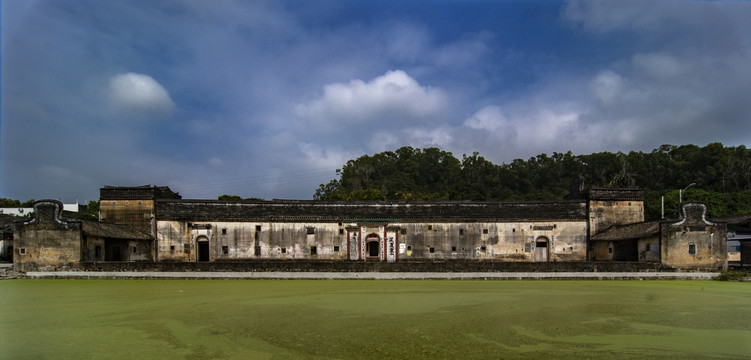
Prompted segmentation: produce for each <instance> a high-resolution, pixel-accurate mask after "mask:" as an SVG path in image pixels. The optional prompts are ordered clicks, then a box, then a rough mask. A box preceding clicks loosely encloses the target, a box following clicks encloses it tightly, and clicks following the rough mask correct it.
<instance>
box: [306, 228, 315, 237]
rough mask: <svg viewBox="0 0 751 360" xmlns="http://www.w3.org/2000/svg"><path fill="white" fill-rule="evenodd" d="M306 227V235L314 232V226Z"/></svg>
mask: <svg viewBox="0 0 751 360" xmlns="http://www.w3.org/2000/svg"><path fill="white" fill-rule="evenodd" d="M306 229H307V232H308V235H313V234H315V233H316V228H314V227H309V228H306Z"/></svg>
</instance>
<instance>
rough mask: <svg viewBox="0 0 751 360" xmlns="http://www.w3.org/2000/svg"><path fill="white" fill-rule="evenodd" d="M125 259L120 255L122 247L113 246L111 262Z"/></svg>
mask: <svg viewBox="0 0 751 360" xmlns="http://www.w3.org/2000/svg"><path fill="white" fill-rule="evenodd" d="M122 259H123V257H122V254H121V253H120V247H119V246H113V247H112V251H111V252H110V261H122Z"/></svg>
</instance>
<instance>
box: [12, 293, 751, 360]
mask: <svg viewBox="0 0 751 360" xmlns="http://www.w3.org/2000/svg"><path fill="white" fill-rule="evenodd" d="M750 285H751V284H748V283H736V282H716V281H696V282H694V281H648V282H647V281H613V282H610V281H607V282H602V281H304V280H300V281H295V280H287V281H279V280H268V281H263V280H259V281H190V280H173V281H172V280H148V281H139V280H101V281H100V280H8V281H2V282H0V351H2V354H1V356H0V358H9V359H38V358H45V359H46V358H76V359H131V358H165V359H167V358H168V359H235V358H236V359H298V358H311V359H313V358H320V359H324V358H341V359H351V358H365V359H367V358H370V359H384V358H400V359H411V358H414V359H420V358H431V359H436V358H446V359H448V358H452V359H453V358H476V359H483V358H485V359H498V358H520V359H521V358H524V359H538V358H539V359H544V358H564V359H565V358H569V359H582V358H584V359H587V358H591V359H595V358H620V359H637V358H639V359H641V358H647V357H652V358H660V359H684V360H685V359H694V358H703V359H704V358H717V359H741V358H748V357H749V354H751V343H749V339H751V327H749V324H751V301H749V299H751V286H750Z"/></svg>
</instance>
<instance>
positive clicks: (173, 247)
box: [97, 245, 175, 257]
mask: <svg viewBox="0 0 751 360" xmlns="http://www.w3.org/2000/svg"><path fill="white" fill-rule="evenodd" d="M169 252H175V245H170V246H169ZM97 257H99V256H97Z"/></svg>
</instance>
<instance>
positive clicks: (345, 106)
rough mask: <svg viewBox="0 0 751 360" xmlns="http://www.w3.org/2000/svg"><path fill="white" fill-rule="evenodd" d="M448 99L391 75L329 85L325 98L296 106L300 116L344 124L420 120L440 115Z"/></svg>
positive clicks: (401, 75)
mask: <svg viewBox="0 0 751 360" xmlns="http://www.w3.org/2000/svg"><path fill="white" fill-rule="evenodd" d="M445 104H446V96H445V94H444V93H443V91H442V90H440V89H435V88H431V87H427V86H421V85H420V84H419V83H418V82H417V81H416V80H415V79H413V78H412V77H410V76H409V75H407V73H405V72H404V71H401V70H395V71H389V72H387V73H386V74H384V75H382V76H379V77H377V78H375V79H373V80H372V81H369V82H365V81H362V80H359V79H356V80H352V81H350V82H349V83H348V84H343V83H337V84H330V85H326V86H325V87H324V90H323V96H322V97H321V98H320V99H318V100H315V101H312V102H310V103H307V104H301V105H298V106H296V108H295V112H296V113H297V115H299V116H302V117H306V118H313V119H328V120H340V121H343V122H368V121H373V120H380V121H388V120H392V121H393V120H400V121H404V120H412V121H414V120H420V119H424V118H426V117H428V116H430V115H433V114H436V113H438V112H440V111H441V110H442V109H443V108H444V106H445Z"/></svg>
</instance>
